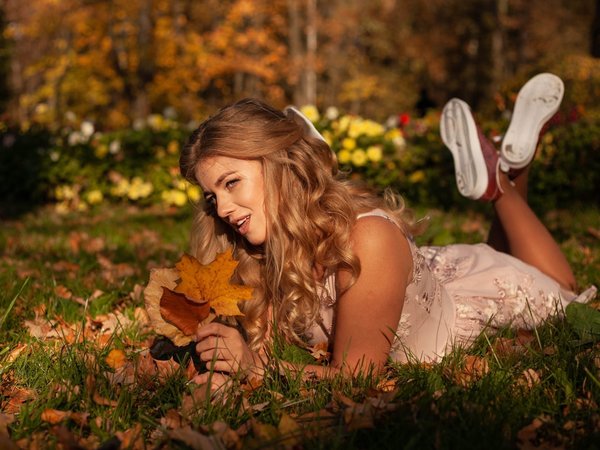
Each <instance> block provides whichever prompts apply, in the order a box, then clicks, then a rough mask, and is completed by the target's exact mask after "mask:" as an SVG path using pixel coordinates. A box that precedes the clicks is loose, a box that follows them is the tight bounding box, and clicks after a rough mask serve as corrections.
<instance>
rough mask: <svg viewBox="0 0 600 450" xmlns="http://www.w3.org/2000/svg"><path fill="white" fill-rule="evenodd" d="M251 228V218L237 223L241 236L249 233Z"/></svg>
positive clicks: (247, 217)
mask: <svg viewBox="0 0 600 450" xmlns="http://www.w3.org/2000/svg"><path fill="white" fill-rule="evenodd" d="M249 228H250V216H246V217H244V218H243V219H242V220H241V221H239V222H238V223H237V231H238V233H240V234H241V235H245V234H246V233H248V229H249Z"/></svg>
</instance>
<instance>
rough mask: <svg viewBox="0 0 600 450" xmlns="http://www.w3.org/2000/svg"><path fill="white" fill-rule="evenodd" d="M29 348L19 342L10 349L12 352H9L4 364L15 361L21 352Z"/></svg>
mask: <svg viewBox="0 0 600 450" xmlns="http://www.w3.org/2000/svg"><path fill="white" fill-rule="evenodd" d="M28 348H29V347H28V346H27V345H26V344H22V343H19V344H17V346H16V347H15V348H13V349H12V350H11V351H10V353H9V354H8V356H7V357H6V360H5V361H4V364H7V365H8V364H10V363H12V362H14V361H15V360H16V359H17V358H18V357H19V356H20V355H21V353H23V352H24V351H25V350H27V349H28Z"/></svg>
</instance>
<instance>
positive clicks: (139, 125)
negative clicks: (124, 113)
mask: <svg viewBox="0 0 600 450" xmlns="http://www.w3.org/2000/svg"><path fill="white" fill-rule="evenodd" d="M145 127H146V121H145V120H144V119H140V118H139V117H138V118H137V119H135V120H134V121H133V129H134V130H135V131H140V130H143V129H144V128H145Z"/></svg>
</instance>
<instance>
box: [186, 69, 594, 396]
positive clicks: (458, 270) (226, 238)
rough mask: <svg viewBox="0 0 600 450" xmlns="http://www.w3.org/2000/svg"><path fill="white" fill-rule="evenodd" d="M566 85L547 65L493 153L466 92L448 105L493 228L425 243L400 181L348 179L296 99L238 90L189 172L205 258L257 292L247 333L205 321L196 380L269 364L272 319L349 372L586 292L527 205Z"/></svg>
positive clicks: (420, 356)
mask: <svg viewBox="0 0 600 450" xmlns="http://www.w3.org/2000/svg"><path fill="white" fill-rule="evenodd" d="M562 94H563V84H562V82H561V80H560V79H559V78H557V77H556V76H554V75H551V74H541V75H538V76H536V77H534V78H533V79H532V80H530V81H529V82H528V83H527V84H526V85H525V86H524V87H523V88H522V89H521V91H520V93H519V95H518V98H517V101H516V104H515V110H514V114H513V118H512V121H511V123H510V126H509V128H508V131H507V133H506V135H505V138H504V140H503V142H502V146H501V149H500V151H499V152H498V151H497V150H496V149H495V148H494V147H493V145H492V144H491V143H490V142H488V141H487V140H486V139H485V137H484V136H483V135H482V134H481V133H480V132H479V131H478V129H477V127H476V125H475V122H474V119H473V116H472V114H471V111H470V109H469V107H468V105H467V104H466V103H464V102H462V101H461V100H458V99H452V100H451V101H450V102H448V104H447V105H446V106H445V108H444V110H443V113H442V117H441V133H442V139H443V141H444V143H445V144H446V146H447V147H448V148H449V149H450V151H451V152H452V155H453V158H454V163H455V172H456V181H457V185H458V188H459V190H460V192H461V194H463V195H464V196H466V197H469V198H472V199H474V200H484V201H488V202H491V204H492V207H493V208H494V210H495V212H496V218H495V220H494V221H493V224H492V227H491V230H490V235H489V239H488V242H487V243H481V244H476V245H462V244H456V245H448V246H444V247H420V248H418V247H417V246H416V245H415V243H414V241H413V238H412V236H413V233H414V232H415V231H417V230H416V228H417V227H416V226H415V224H414V223H413V222H412V221H411V220H410V214H409V212H408V211H407V210H406V209H405V208H404V206H403V203H402V201H401V199H400V198H399V196H397V195H393V194H391V193H388V194H387V195H386V196H385V197H384V198H381V197H379V196H377V195H375V194H374V193H372V192H371V191H370V190H368V189H367V188H366V187H364V186H362V185H358V184H356V183H355V182H353V181H350V180H348V179H346V178H345V177H344V174H341V173H339V172H338V167H337V163H336V158H335V155H334V153H333V152H332V151H331V149H330V148H329V146H328V145H327V144H326V143H325V141H324V140H323V139H322V137H321V136H320V134H319V133H318V132H317V131H316V129H315V128H314V127H313V126H312V124H311V123H310V122H309V121H308V120H306V118H305V117H304V116H302V114H300V113H299V112H298V111H296V110H295V109H294V108H286V110H284V111H279V110H277V109H274V108H272V107H271V106H269V105H267V104H265V103H263V102H261V101H259V100H255V99H245V100H242V101H240V102H238V103H236V104H233V105H231V106H228V107H225V108H223V109H222V110H220V111H219V112H218V113H217V114H215V115H214V116H213V117H210V118H209V119H207V120H206V121H205V122H203V123H202V124H201V125H200V126H199V127H198V129H197V130H195V131H194V132H193V134H192V136H191V137H190V139H189V141H188V143H187V145H185V147H184V149H183V151H182V154H181V158H180V168H181V173H182V174H183V176H184V177H185V178H186V179H187V180H189V181H191V182H192V183H196V184H198V185H199V186H200V187H201V188H202V190H203V192H204V204H203V207H202V208H201V209H200V210H199V211H198V213H197V217H196V219H195V225H194V229H193V232H192V252H193V254H194V255H195V256H196V257H197V258H198V259H199V260H200V261H201V262H202V263H204V264H206V263H209V262H211V261H212V260H213V259H214V258H215V256H216V255H217V254H219V253H221V252H224V251H225V250H227V249H231V250H232V251H233V255H234V258H235V259H236V260H237V261H238V262H239V264H238V266H237V269H236V271H235V274H234V277H233V279H232V281H233V282H235V283H237V284H242V285H246V286H250V287H252V288H253V289H254V295H253V298H252V299H251V300H249V301H246V302H244V303H243V304H242V305H241V307H242V309H243V312H244V316H243V318H242V322H241V326H242V327H243V334H242V333H240V332H239V331H238V329H236V328H233V327H229V326H227V325H224V324H221V323H211V324H209V325H205V326H202V327H199V328H198V331H197V335H196V342H197V343H196V347H195V350H196V352H197V355H198V356H199V358H200V359H201V360H203V361H206V362H210V364H209V366H210V367H212V369H213V370H214V372H211V371H209V372H206V373H203V374H199V375H197V377H196V379H195V381H197V382H198V383H202V384H204V383H208V382H209V381H210V383H211V386H212V387H213V388H215V387H217V386H219V385H221V384H223V383H224V382H225V381H227V379H228V377H229V376H230V375H232V374H234V373H238V371H242V373H245V374H250V373H254V374H256V373H258V374H260V373H261V372H262V369H263V368H264V367H265V365H266V364H267V363H268V361H267V358H268V354H269V352H266V351H265V348H266V347H268V345H267V344H268V343H269V341H270V338H271V335H272V333H273V331H276V332H277V333H278V334H279V335H280V336H283V337H284V338H285V339H286V341H287V342H289V343H291V344H297V345H301V346H307V345H314V344H316V343H319V342H324V341H326V342H327V343H328V346H329V349H330V351H331V354H332V358H331V363H330V365H328V366H320V365H314V366H308V367H305V368H304V370H308V371H310V372H312V373H314V374H316V375H317V376H328V375H332V374H335V373H340V372H342V373H348V374H356V373H357V372H358V371H361V370H365V368H367V367H370V368H371V369H373V368H374V369H375V371H380V370H381V369H382V368H383V367H384V365H385V364H386V361H388V359H390V358H391V359H392V360H394V361H398V362H404V361H407V360H409V359H411V358H414V359H416V360H419V361H428V362H435V361H438V360H439V359H440V358H441V357H442V356H444V354H445V353H446V352H447V351H448V350H449V349H450V348H451V347H452V346H453V345H457V344H458V345H468V344H469V343H471V342H472V341H473V340H474V338H475V337H477V336H478V335H479V333H480V332H481V331H482V330H483V328H484V327H486V326H490V325H491V326H493V327H504V326H508V325H513V326H515V327H532V326H535V325H537V324H539V323H540V322H541V321H543V320H545V319H547V318H548V317H550V316H551V315H552V314H554V313H556V312H557V311H560V310H562V308H563V307H564V306H565V305H567V304H568V303H569V302H572V301H574V300H578V301H581V300H582V297H583V296H580V297H579V298H577V294H576V292H577V288H576V286H575V278H574V276H573V273H572V271H571V268H570V267H569V264H568V263H567V260H566V258H565V257H564V255H563V254H562V253H561V251H560V249H559V246H558V245H557V243H556V242H555V241H554V239H553V238H552V236H551V235H550V233H549V232H548V230H547V229H546V228H545V227H544V225H543V224H542V223H541V222H540V220H539V219H538V218H537V217H536V215H535V214H534V212H533V211H532V210H531V209H530V207H529V206H528V204H527V178H528V172H529V165H530V163H531V161H532V160H533V157H534V154H535V150H536V146H537V140H538V135H539V132H540V130H541V128H542V126H543V125H544V124H545V122H546V121H547V120H548V119H549V118H550V117H551V116H552V115H553V114H554V113H555V112H556V110H557V109H558V107H559V105H560V102H561V99H562ZM594 292H595V289H594V288H591V289H590V290H588V291H587V293H586V295H585V297H586V298H589V297H590V294H592V295H593V293H594ZM271 324H274V325H273V327H275V328H276V330H273V329H272V327H271Z"/></svg>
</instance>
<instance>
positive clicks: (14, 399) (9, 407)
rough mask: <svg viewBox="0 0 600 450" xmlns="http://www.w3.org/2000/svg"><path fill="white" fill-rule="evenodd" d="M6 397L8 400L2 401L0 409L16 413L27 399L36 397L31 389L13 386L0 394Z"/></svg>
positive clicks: (6, 412)
mask: <svg viewBox="0 0 600 450" xmlns="http://www.w3.org/2000/svg"><path fill="white" fill-rule="evenodd" d="M2 396H3V397H7V398H8V401H7V402H6V403H4V402H3V403H2V404H1V405H0V406H1V409H2V412H3V413H5V414H16V413H18V412H19V411H20V410H21V406H23V404H24V403H26V402H28V401H29V400H33V399H35V398H36V395H35V392H34V391H32V390H31V389H26V388H22V387H16V386H13V387H11V388H9V389H8V390H7V391H5V392H4V393H3V395H2Z"/></svg>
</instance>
